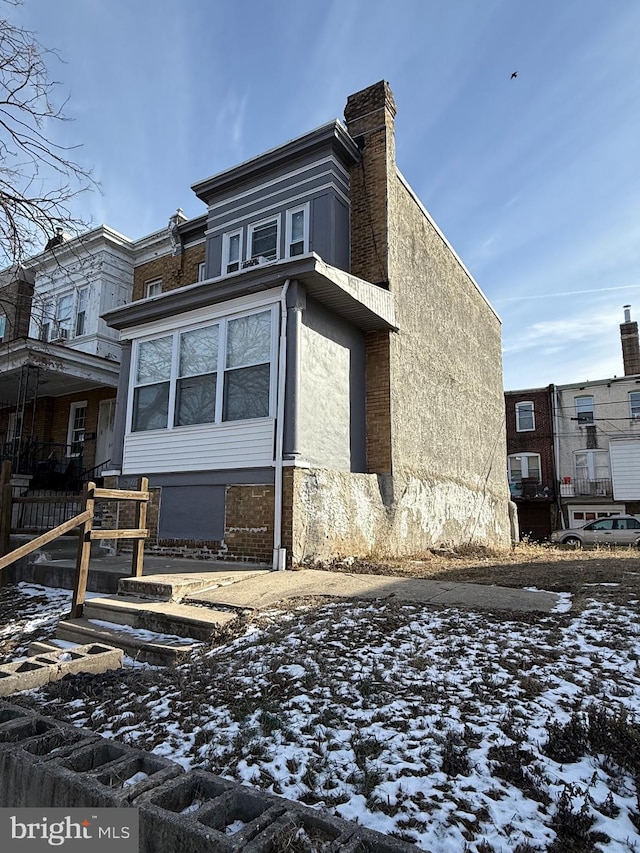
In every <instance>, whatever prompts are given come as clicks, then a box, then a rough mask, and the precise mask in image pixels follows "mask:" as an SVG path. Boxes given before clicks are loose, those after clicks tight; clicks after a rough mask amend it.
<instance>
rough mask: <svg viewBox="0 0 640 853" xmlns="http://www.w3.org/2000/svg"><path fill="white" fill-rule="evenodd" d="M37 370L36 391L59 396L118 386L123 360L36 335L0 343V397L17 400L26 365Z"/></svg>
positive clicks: (40, 395)
mask: <svg viewBox="0 0 640 853" xmlns="http://www.w3.org/2000/svg"><path fill="white" fill-rule="evenodd" d="M26 366H29V367H31V368H35V369H37V371H38V382H37V395H38V396H39V397H59V396H61V395H63V394H75V393H81V392H83V391H89V390H90V389H91V388H96V387H106V388H116V387H117V385H118V374H119V372H120V364H119V363H118V362H117V361H110V360H108V359H106V358H101V357H100V356H96V355H92V354H91V353H86V352H81V351H80V350H74V349H71V348H69V347H65V346H59V345H57V344H49V343H45V342H44V341H38V340H35V339H33V338H20V339H18V340H14V341H9V342H8V343H6V344H1V345H0V400H2V401H3V402H4V403H5V404H11V403H15V402H16V400H17V398H18V393H19V388H20V376H21V373H22V370H23V368H24V367H26Z"/></svg>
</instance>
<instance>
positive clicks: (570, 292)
mask: <svg viewBox="0 0 640 853" xmlns="http://www.w3.org/2000/svg"><path fill="white" fill-rule="evenodd" d="M638 287H640V284H621V285H620V286H619V287H592V288H589V289H588V290H564V291H560V292H557V293H536V294H532V295H530V296H504V297H501V298H496V299H493V300H492V301H493V302H494V303H498V302H520V301H522V300H523V299H550V298H551V297H556V296H576V295H577V294H579V293H605V292H606V291H610V290H634V289H635V288H638Z"/></svg>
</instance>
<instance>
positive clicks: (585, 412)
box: [573, 394, 595, 424]
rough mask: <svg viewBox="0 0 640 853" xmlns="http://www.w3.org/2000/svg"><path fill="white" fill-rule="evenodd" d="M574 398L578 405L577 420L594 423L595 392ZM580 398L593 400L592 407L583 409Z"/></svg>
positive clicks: (582, 422) (580, 422)
mask: <svg viewBox="0 0 640 853" xmlns="http://www.w3.org/2000/svg"><path fill="white" fill-rule="evenodd" d="M573 399H574V404H575V407H576V420H577V421H578V423H579V424H592V423H593V422H594V420H595V412H594V401H593V394H581V395H579V396H577V397H574V398H573ZM578 400H591V408H590V409H583V408H581V407H579V406H578ZM589 415H591V417H588V416H589Z"/></svg>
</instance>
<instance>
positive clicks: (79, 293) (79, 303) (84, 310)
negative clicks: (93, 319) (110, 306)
mask: <svg viewBox="0 0 640 853" xmlns="http://www.w3.org/2000/svg"><path fill="white" fill-rule="evenodd" d="M83 296H84V307H83V308H82V310H80V309H81V307H82V299H83ZM88 307H89V286H88V285H87V286H86V287H80V288H78V291H77V293H76V305H75V311H74V322H73V336H74V337H76V338H78V337H82V336H83V335H86V334H87V308H88ZM81 314H82V315H83V318H82V331H81V332H78V323H79V320H80V315H81Z"/></svg>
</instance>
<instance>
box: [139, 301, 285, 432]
mask: <svg viewBox="0 0 640 853" xmlns="http://www.w3.org/2000/svg"><path fill="white" fill-rule="evenodd" d="M273 318H274V312H273V310H272V309H271V308H269V309H268V310H266V311H264V310H263V311H259V312H256V313H252V314H246V315H243V316H240V317H231V318H223V319H220V320H218V321H217V322H212V323H209V324H208V325H205V326H200V327H198V328H194V329H187V330H184V331H176V332H174V333H172V334H171V335H166V336H162V337H158V338H153V339H152V340H146V341H140V342H139V343H138V344H137V347H136V355H135V364H134V375H133V412H132V416H131V431H132V432H141V431H144V430H155V429H173V428H177V427H182V426H189V425H194V424H213V423H220V422H223V421H239V420H245V419H251V418H265V417H269V414H270V412H271V364H272V348H273V339H274V328H273V324H274V319H273Z"/></svg>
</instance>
